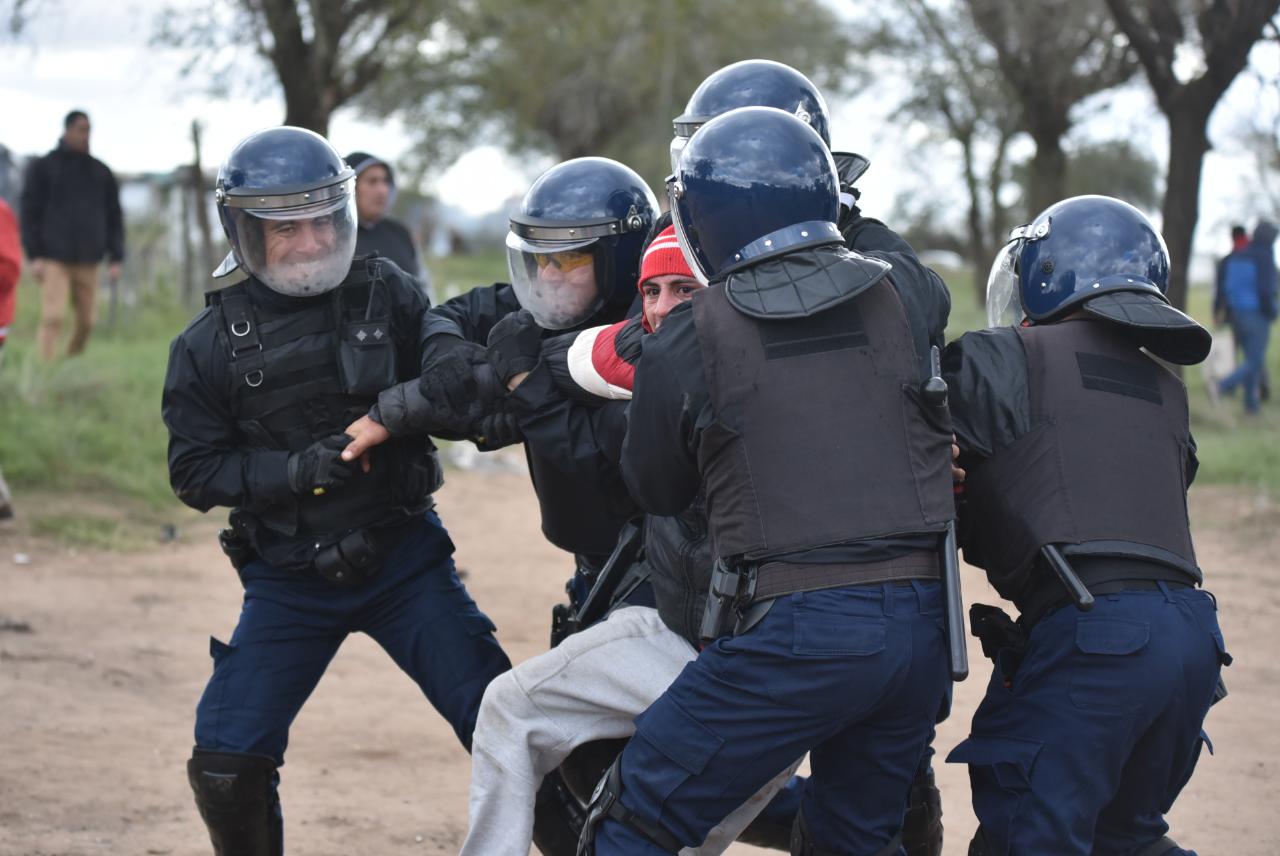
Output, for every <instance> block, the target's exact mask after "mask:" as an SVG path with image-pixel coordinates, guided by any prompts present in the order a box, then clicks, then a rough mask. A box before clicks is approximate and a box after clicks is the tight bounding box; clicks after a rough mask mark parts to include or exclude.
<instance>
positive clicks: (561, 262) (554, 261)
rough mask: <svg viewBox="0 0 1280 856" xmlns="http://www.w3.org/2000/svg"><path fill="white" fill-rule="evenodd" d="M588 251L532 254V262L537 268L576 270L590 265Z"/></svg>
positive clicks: (590, 254)
mask: <svg viewBox="0 0 1280 856" xmlns="http://www.w3.org/2000/svg"><path fill="white" fill-rule="evenodd" d="M591 259H592V253H591V251H590V250H564V251H563V252H559V253H534V254H533V260H534V261H535V262H537V264H538V267H540V268H542V267H546V266H547V265H551V266H553V267H554V268H555V269H556V270H565V271H568V270H576V269H577V268H580V267H585V266H586V265H589V264H591Z"/></svg>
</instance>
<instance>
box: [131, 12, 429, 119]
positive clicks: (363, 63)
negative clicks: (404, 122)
mask: <svg viewBox="0 0 1280 856" xmlns="http://www.w3.org/2000/svg"><path fill="white" fill-rule="evenodd" d="M444 5H445V0H234V2H233V3H231V4H228V5H225V6H219V5H213V6H210V7H208V8H181V9H179V8H176V7H175V8H169V9H167V10H166V11H165V12H164V14H163V15H162V16H161V17H160V19H159V21H158V25H157V30H156V35H155V38H156V40H157V41H158V42H161V43H164V44H174V45H179V46H183V47H189V48H193V49H195V50H194V53H193V60H192V62H191V63H190V64H189V66H188V70H192V69H194V68H196V67H202V68H205V69H206V70H207V71H210V72H212V73H213V74H214V75H215V76H216V78H217V79H218V80H219V81H220V82H221V83H222V84H224V85H226V84H228V83H234V82H235V81H234V80H233V78H235V77H236V75H238V74H243V73H244V66H243V64H242V63H241V62H238V61H237V60H242V59H243V57H242V56H237V55H236V48H237V47H239V46H242V45H245V44H248V45H250V46H252V49H253V50H254V52H255V53H257V54H258V56H260V57H261V58H262V59H264V60H266V62H267V63H268V64H269V65H270V68H271V69H272V71H274V73H275V77H276V79H277V81H278V82H279V85H280V89H281V90H282V92H283V94H284V101H285V116H284V122H285V124H287V125H297V126H299V127H303V128H310V129H311V130H313V131H315V132H316V133H318V134H322V135H326V136H327V135H328V131H329V119H330V117H331V116H332V115H333V112H334V111H335V110H337V109H338V108H339V107H342V106H345V105H347V104H350V103H351V102H352V101H353V100H354V99H356V98H357V97H358V96H360V95H361V94H362V93H364V92H365V91H366V90H368V89H369V87H370V86H371V85H372V84H373V83H374V82H375V81H376V80H377V79H378V78H379V77H380V76H381V75H382V74H383V73H384V72H385V71H386V69H387V68H388V66H389V65H391V64H392V63H396V64H408V63H412V62H415V61H423V60H422V57H423V55H422V54H421V52H420V51H419V50H418V48H419V45H420V43H421V42H422V41H423V39H425V38H426V37H427V35H428V34H429V33H430V30H431V27H432V25H433V24H434V23H435V22H436V21H437V20H438V19H439V17H440V13H441V10H442V9H443V7H444ZM218 57H221V60H219V59H218Z"/></svg>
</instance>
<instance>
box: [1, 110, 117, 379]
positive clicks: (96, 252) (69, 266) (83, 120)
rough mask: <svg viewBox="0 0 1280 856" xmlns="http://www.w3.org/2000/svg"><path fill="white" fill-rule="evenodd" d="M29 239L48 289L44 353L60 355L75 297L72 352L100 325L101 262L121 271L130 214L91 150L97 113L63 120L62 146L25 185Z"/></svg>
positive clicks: (75, 113) (32, 168)
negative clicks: (124, 213)
mask: <svg viewBox="0 0 1280 856" xmlns="http://www.w3.org/2000/svg"><path fill="white" fill-rule="evenodd" d="M20 220H21V223H22V244H23V248H24V249H25V250H26V253H27V258H28V259H30V260H31V273H32V275H33V276H34V277H35V278H36V280H38V281H39V283H40V288H41V290H42V292H43V295H42V297H41V303H40V334H39V353H40V357H41V359H43V360H45V361H52V360H53V359H54V357H55V356H56V354H57V349H58V339H59V337H60V336H61V334H62V325H63V321H64V319H65V318H66V314H67V301H68V299H70V301H71V304H72V306H73V307H74V309H75V318H74V328H73V330H72V333H71V341H70V343H69V344H68V345H67V354H68V355H74V354H78V353H80V352H81V351H83V350H84V347H85V344H86V343H87V342H88V341H89V334H90V333H91V332H92V331H93V321H94V316H95V310H96V301H97V294H98V266H99V264H101V262H102V260H103V258H104V257H105V258H106V259H107V260H108V272H107V275H108V276H109V277H110V278H112V279H118V278H119V276H120V265H121V262H122V261H123V260H124V218H123V217H122V215H121V213H120V192H119V189H118V188H117V187H116V179H115V176H114V175H113V174H112V173H111V170H110V169H108V168H107V165H106V164H104V163H103V162H102V161H100V160H98V159H97V158H95V157H93V156H92V155H90V154H89V117H88V116H87V115H86V114H85V113H84V112H83V111H80V110H72V111H71V112H70V113H68V114H67V116H66V119H65V120H64V121H63V134H62V139H61V140H60V141H59V143H58V147H57V148H56V149H54V150H53V151H51V152H49V153H48V154H47V155H45V156H44V157H41V158H37V159H35V160H33V161H32V162H31V164H30V165H29V166H28V167H27V172H26V177H25V179H24V180H23V184H22V201H21V213H20Z"/></svg>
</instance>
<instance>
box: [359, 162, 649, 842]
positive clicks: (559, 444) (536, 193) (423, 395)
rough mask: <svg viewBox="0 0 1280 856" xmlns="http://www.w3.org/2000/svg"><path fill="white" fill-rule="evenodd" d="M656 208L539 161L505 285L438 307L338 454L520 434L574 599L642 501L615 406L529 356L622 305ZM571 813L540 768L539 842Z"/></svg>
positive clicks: (574, 810)
mask: <svg viewBox="0 0 1280 856" xmlns="http://www.w3.org/2000/svg"><path fill="white" fill-rule="evenodd" d="M656 217H657V202H656V200H655V198H654V196H653V192H652V191H651V190H650V189H649V187H648V186H647V185H646V184H645V182H644V180H643V179H641V178H640V176H638V175H636V173H635V172H634V171H632V170H631V169H629V168H628V167H626V166H624V165H623V164H620V163H618V162H616V161H612V160H609V159H607V158H577V159H574V160H569V161H565V162H563V163H560V164H557V165H556V166H553V167H551V168H550V169H548V170H547V171H546V172H544V173H543V174H542V175H541V176H539V177H538V179H537V180H536V181H534V183H533V185H532V186H531V187H530V189H529V191H528V192H527V193H526V194H525V197H524V199H523V200H522V202H521V205H520V208H519V210H518V211H517V212H516V213H514V214H513V215H512V217H511V228H510V231H509V233H508V235H507V238H506V247H507V259H508V270H509V273H510V278H511V282H510V284H507V283H497V284H494V285H491V286H488V287H482V288H475V289H472V290H471V291H469V292H467V293H466V294H463V295H460V296H458V297H455V298H453V299H452V300H450V301H448V302H446V303H445V304H443V305H441V306H438V307H434V308H433V309H432V310H431V312H430V313H428V318H427V324H426V335H425V340H424V349H425V353H426V358H425V361H424V369H423V372H422V376H421V380H420V382H419V381H414V382H411V383H403V384H400V385H399V386H398V387H396V388H394V389H392V390H390V391H389V392H388V394H387V395H386V396H384V399H383V401H382V402H381V404H382V405H383V406H382V407H381V412H380V413H379V414H378V420H377V422H376V423H375V422H374V421H372V420H370V419H362V420H361V421H359V422H358V423H356V424H353V425H352V426H349V428H348V432H349V433H351V434H352V435H353V436H354V437H355V441H354V442H353V443H352V444H351V445H350V446H349V447H348V448H347V450H346V451H344V452H343V455H344V456H346V457H347V458H350V459H354V458H355V457H356V456H358V455H360V454H362V453H363V452H364V451H365V450H366V449H368V448H371V447H372V446H373V445H374V444H376V443H379V442H383V441H385V440H386V438H387V437H389V436H390V437H395V436H398V435H400V434H402V433H405V432H411V431H413V430H417V427H418V426H419V425H421V424H432V425H440V424H441V423H448V424H449V425H450V426H451V428H452V432H453V435H454V436H463V437H469V438H472V439H475V440H476V441H477V442H478V444H479V445H480V447H481V448H485V449H491V448H497V447H501V446H505V445H511V444H514V443H520V442H523V444H524V447H525V455H526V458H527V460H528V463H529V473H530V476H531V478H532V481H533V486H534V491H535V493H536V495H537V498H538V504H539V508H540V510H541V515H542V531H543V533H544V535H545V536H546V537H547V539H548V540H549V541H550V542H551V543H553V544H555V545H556V546H557V547H560V548H561V549H563V550H566V551H568V552H570V553H573V554H574V557H575V571H574V574H573V576H572V578H571V579H570V581H569V584H568V586H567V588H568V590H569V593H570V602H571V604H573V605H577V604H579V603H581V601H582V599H583V598H584V597H585V595H586V593H587V591H588V590H589V589H590V587H591V585H592V583H593V582H594V580H595V577H596V575H597V574H598V572H599V570H600V568H602V567H603V566H604V564H605V562H606V560H607V559H608V557H609V556H610V554H611V553H612V552H613V551H614V547H615V545H616V544H617V542H618V539H619V536H620V533H621V532H622V530H623V527H624V526H625V525H626V524H627V523H628V521H630V520H631V519H632V518H634V517H636V516H637V515H638V514H639V510H638V509H637V508H636V506H635V503H634V502H633V501H632V499H631V497H630V495H629V494H628V493H627V490H626V487H625V485H624V484H623V483H622V476H621V473H620V471H619V470H618V465H617V460H618V449H620V448H621V445H622V437H623V434H624V432H625V426H626V420H625V416H624V414H623V413H622V412H621V410H620V409H617V408H599V407H590V406H583V405H582V404H580V403H578V402H575V401H573V400H571V399H568V398H566V397H565V396H563V395H561V394H560V392H559V390H558V389H557V388H556V384H555V381H554V379H553V377H552V375H551V372H550V369H549V367H548V366H547V365H546V364H545V363H543V362H542V361H540V360H539V359H538V350H539V347H540V346H539V343H540V342H541V340H542V339H543V338H544V337H550V336H554V335H556V334H558V333H563V332H566V331H570V330H575V329H582V328H585V327H588V326H591V325H598V324H602V323H609V322H613V321H617V320H620V319H622V318H623V317H625V316H626V314H627V312H628V310H629V308H630V306H631V304H632V302H633V301H634V299H635V297H636V295H637V290H636V280H637V277H638V275H639V271H640V256H641V250H642V249H643V246H644V243H645V239H646V236H647V234H648V232H649V231H650V229H651V227H652V226H653V223H654V220H655V219H656ZM522 307H523V308H524V309H525V310H527V311H526V312H525V313H524V316H523V317H521V318H517V317H516V314H517V312H518V311H519V310H520V309H521V308H522ZM526 318H527V320H526ZM517 321H521V322H524V323H514V322H517ZM491 340H492V342H493V346H494V353H497V352H499V351H501V352H504V353H507V354H509V357H508V358H507V359H506V360H503V361H499V363H500V364H499V368H498V370H495V367H494V365H493V364H491V361H490V358H489V354H490V350H489V348H488V345H489V344H490V341H491ZM504 342H505V344H504ZM515 345H518V347H512V346H515ZM553 620H554V626H553V630H552V636H553V642H554V641H559V640H560V639H562V638H564V636H565V635H567V633H569V632H571V631H572V629H573V626H574V625H573V622H572V609H571V608H569V607H566V606H565V605H563V604H560V605H557V609H556V611H555V614H554V619H553ZM588 789H589V788H588ZM582 796H583V797H584V798H585V796H586V794H583V795H582ZM581 816H582V808H581V804H580V802H579V801H578V800H577V799H576V798H575V797H574V796H573V795H572V794H571V793H570V792H569V791H568V790H567V788H566V786H565V785H564V784H563V783H562V782H561V781H560V779H559V776H558V774H556V773H554V772H553V773H552V774H549V775H548V776H547V777H546V779H545V781H544V783H543V787H542V789H541V790H540V791H539V795H538V811H537V814H536V818H535V824H534V830H533V838H534V841H535V843H537V845H538V846H539V848H540V849H542V850H543V852H546V853H555V854H557V856H559V854H562V853H564V852H565V848H566V847H567V849H568V852H572V850H573V847H574V845H575V844H576V839H577V831H578V829H579V828H580V823H581Z"/></svg>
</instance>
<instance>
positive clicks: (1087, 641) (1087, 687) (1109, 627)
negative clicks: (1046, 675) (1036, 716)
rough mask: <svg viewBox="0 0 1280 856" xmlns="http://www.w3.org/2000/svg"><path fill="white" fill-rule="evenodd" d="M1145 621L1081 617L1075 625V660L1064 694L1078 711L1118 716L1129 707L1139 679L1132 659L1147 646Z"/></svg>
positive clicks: (1148, 634) (1148, 629)
mask: <svg viewBox="0 0 1280 856" xmlns="http://www.w3.org/2000/svg"><path fill="white" fill-rule="evenodd" d="M1150 633H1151V631H1150V627H1149V625H1148V624H1147V622H1145V621H1129V620H1125V619H1122V618H1082V619H1080V620H1079V621H1077V622H1076V649H1077V650H1078V651H1079V652H1080V653H1082V654H1086V655H1087V656H1086V657H1083V658H1076V659H1075V663H1074V664H1073V668H1072V671H1071V687H1070V690H1069V692H1068V695H1069V696H1070V698H1071V703H1072V704H1073V705H1075V706H1076V707H1078V708H1081V709H1082V710H1096V711H1103V712H1113V713H1120V712H1123V711H1126V710H1131V709H1132V708H1133V685H1134V681H1135V680H1136V679H1138V678H1139V677H1140V676H1139V675H1137V674H1135V673H1134V669H1135V667H1138V664H1137V657H1136V656H1135V655H1136V654H1137V653H1138V652H1140V651H1141V650H1142V649H1144V648H1146V647H1147V641H1148V639H1149V638H1150Z"/></svg>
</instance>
